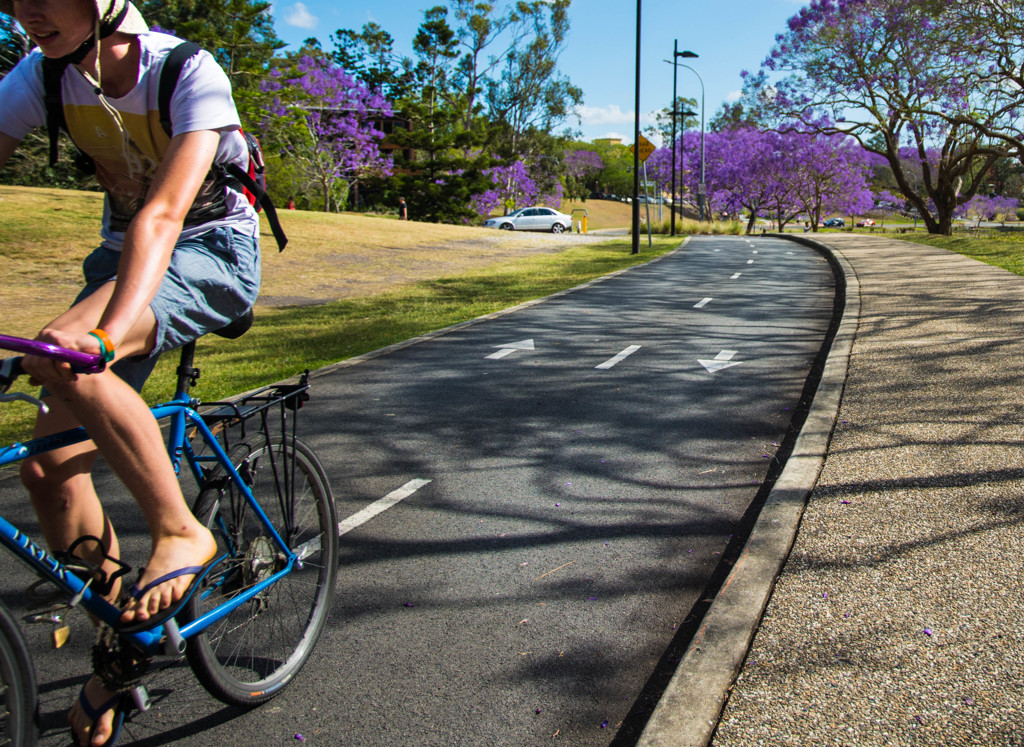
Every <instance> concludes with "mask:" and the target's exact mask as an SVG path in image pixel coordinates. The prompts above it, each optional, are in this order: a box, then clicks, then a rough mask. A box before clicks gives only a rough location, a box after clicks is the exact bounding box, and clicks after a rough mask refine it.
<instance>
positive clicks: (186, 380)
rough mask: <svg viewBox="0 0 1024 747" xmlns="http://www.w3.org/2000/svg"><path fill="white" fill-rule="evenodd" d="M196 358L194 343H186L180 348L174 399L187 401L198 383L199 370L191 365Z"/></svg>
mask: <svg viewBox="0 0 1024 747" xmlns="http://www.w3.org/2000/svg"><path fill="white" fill-rule="evenodd" d="M195 357H196V343H195V341H194V340H193V341H192V342H189V343H186V344H185V345H184V346H183V347H182V348H181V358H180V361H179V363H178V385H177V388H176V389H175V398H180V399H188V396H189V392H190V391H191V389H192V387H194V386H195V385H196V383H197V382H198V381H199V369H198V368H196V367H195V366H194V365H193V364H194V363H195Z"/></svg>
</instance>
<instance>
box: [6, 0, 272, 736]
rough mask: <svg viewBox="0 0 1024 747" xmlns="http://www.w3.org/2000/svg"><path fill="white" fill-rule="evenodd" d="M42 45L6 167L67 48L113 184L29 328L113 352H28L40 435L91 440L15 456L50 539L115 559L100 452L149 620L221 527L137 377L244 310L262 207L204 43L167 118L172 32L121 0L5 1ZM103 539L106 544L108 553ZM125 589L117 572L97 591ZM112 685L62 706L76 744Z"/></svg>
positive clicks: (11, 83)
mask: <svg viewBox="0 0 1024 747" xmlns="http://www.w3.org/2000/svg"><path fill="white" fill-rule="evenodd" d="M0 12H3V13H7V14H9V15H13V16H15V17H16V18H17V20H18V21H19V23H20V24H21V26H22V27H23V28H24V30H25V31H26V32H27V34H28V36H29V38H30V39H31V40H32V41H33V42H34V43H35V44H36V45H37V49H35V50H34V51H33V52H32V53H31V54H29V55H28V56H27V57H26V58H25V59H23V60H22V61H21V62H20V63H19V64H18V66H17V67H15V68H14V69H13V70H12V71H11V72H10V73H8V74H7V76H6V77H5V78H3V79H2V80H0V100H2V101H3V102H4V106H3V107H2V108H0V167H2V166H3V164H5V163H6V161H7V160H8V159H9V158H10V156H11V155H12V153H14V151H15V149H16V147H17V146H18V144H19V142H20V141H21V140H22V138H24V137H25V135H26V134H27V133H28V132H29V130H31V129H32V128H34V127H39V126H43V125H45V124H46V109H45V104H44V94H43V91H44V88H43V80H42V74H41V70H42V67H43V60H44V58H48V59H51V60H66V61H67V62H68V63H69V64H68V65H67V67H66V68H65V69H64V73H63V77H62V79H61V96H62V100H63V108H64V118H65V120H66V123H67V129H68V131H69V134H70V135H71V137H72V139H73V141H74V142H75V144H76V146H77V147H78V148H79V149H80V150H82V151H83V152H84V153H86V154H87V155H88V156H90V157H91V159H92V160H93V161H94V162H95V165H96V177H97V179H98V181H99V182H100V184H101V186H102V187H103V189H104V191H105V193H106V197H105V203H104V211H103V224H102V239H103V241H102V244H101V246H100V247H99V248H97V249H96V250H95V251H94V252H92V253H91V254H90V255H89V256H88V257H87V258H86V259H85V262H84V264H83V269H84V272H85V281H86V284H85V287H84V288H83V290H82V291H81V293H80V294H79V295H78V297H77V299H76V300H75V301H74V303H73V305H72V306H71V308H70V309H69V310H68V311H66V312H65V313H63V314H61V315H60V316H59V317H57V318H56V319H54V320H53V321H52V322H50V323H49V324H48V325H46V327H45V328H44V329H43V330H42V331H41V332H40V333H39V334H38V335H37V338H36V339H39V340H44V341H46V342H51V343H54V344H57V345H60V346H62V347H65V348H70V349H72V350H81V351H85V352H89V353H95V354H102V355H105V356H106V357H107V358H108V360H109V361H111V362H112V367H110V368H108V369H107V370H106V371H104V372H103V373H100V374H94V375H88V376H85V375H82V376H78V375H75V374H74V373H72V371H71V370H70V368H69V367H68V366H67V365H66V364H61V363H56V362H54V361H51V360H47V359H44V358H39V357H33V356H28V357H26V358H25V360H24V364H23V365H24V369H25V371H26V372H27V373H28V374H29V375H30V376H31V377H32V380H33V381H34V383H37V384H40V385H42V386H43V387H44V389H43V398H44V400H45V402H46V403H47V404H48V406H49V413H48V414H44V415H40V416H39V418H38V420H37V423H36V427H35V435H36V436H43V435H47V434H50V433H55V432H59V431H62V430H65V429H66V428H69V427H74V426H77V425H84V426H85V428H86V430H87V431H88V432H89V434H90V436H91V437H92V439H93V441H92V442H87V443H85V444H79V445H75V446H70V447H65V448H63V449H59V450H57V451H54V452H50V453H47V454H44V455H41V456H39V457H35V458H32V459H30V460H27V461H26V462H24V463H23V467H22V472H21V476H22V481H23V483H24V485H25V487H26V488H27V489H28V492H29V494H30V496H31V500H32V504H33V506H34V508H35V511H36V514H37V516H38V518H39V523H40V525H41V528H42V531H43V534H44V536H45V537H46V540H47V542H48V544H49V545H50V548H51V550H54V551H63V550H67V549H68V548H69V547H71V546H72V544H73V543H74V541H75V540H76V539H78V538H79V537H82V536H87V535H92V536H95V537H99V538H101V539H102V543H103V545H104V547H102V548H100V547H88V549H86V545H82V546H81V549H77V550H76V551H75V552H76V553H77V554H80V555H83V556H85V558H86V560H89V561H92V562H93V563H95V564H96V565H98V566H101V567H102V568H103V570H104V571H106V572H108V573H109V572H111V571H113V570H114V564H113V563H112V562H111V560H110V559H109V558H110V557H113V558H116V557H117V556H118V543H117V538H116V535H115V533H114V530H113V528H112V526H111V524H110V521H109V519H108V517H107V516H106V514H105V513H104V511H103V508H102V506H101V505H100V502H99V499H98V498H97V495H96V492H95V489H94V487H93V484H92V479H91V470H92V467H93V464H94V463H95V460H96V457H97V454H98V453H102V454H103V456H104V457H105V459H106V461H107V463H108V464H109V465H110V466H111V467H112V469H113V470H114V471H115V473H116V474H117V475H118V477H119V478H120V479H121V480H122V482H124V484H125V485H126V487H127V488H128V490H129V491H130V492H131V494H132V496H133V497H134V498H135V500H136V502H137V503H138V504H139V506H140V507H141V509H142V512H143V515H144V516H145V519H146V522H147V524H148V527H149V530H150V536H151V554H150V557H149V560H148V562H147V563H146V565H145V568H143V569H142V570H141V571H140V575H139V578H138V580H137V582H136V584H135V586H134V587H133V588H132V591H131V594H130V595H129V598H128V600H127V602H126V603H125V605H124V607H123V609H124V614H123V616H122V618H121V620H122V622H123V623H125V624H127V623H140V622H143V621H146V620H159V619H161V618H160V615H161V611H165V610H168V608H170V607H171V606H172V605H173V604H174V603H175V602H177V601H178V600H180V599H181V598H182V597H183V595H185V594H187V593H188V592H189V590H190V585H191V584H192V583H193V582H194V581H195V580H196V579H197V578H199V576H200V575H201V573H202V571H203V568H204V566H205V564H207V563H208V562H209V561H210V560H211V559H212V557H213V555H214V552H215V548H216V545H215V542H214V540H213V537H212V536H211V535H210V533H209V532H208V531H207V529H206V528H205V527H204V526H203V525H202V524H201V523H200V522H198V521H197V520H196V518H195V517H194V516H193V515H192V513H191V512H190V511H189V508H188V505H187V504H186V502H185V500H184V498H183V496H182V493H181V490H180V488H179V486H178V481H177V478H176V476H175V473H174V470H173V468H172V467H171V463H170V460H169V458H168V455H167V452H166V450H165V449H164V447H163V444H162V439H161V435H160V431H159V428H158V427H157V424H156V421H155V420H154V419H153V417H152V415H151V414H150V411H149V408H148V407H147V405H146V404H145V402H144V401H143V399H142V398H141V397H140V396H139V394H138V390H140V389H141V387H142V384H143V383H144V381H145V380H146V378H147V377H148V375H149V373H150V372H151V371H152V369H153V366H154V364H155V362H156V359H157V357H158V356H159V355H160V354H161V353H163V352H166V351H167V350H171V349H174V348H177V347H180V346H181V345H183V344H185V343H186V342H188V341H190V340H193V339H196V338H198V337H200V336H202V335H203V334H206V333H207V332H210V331H213V330H216V329H219V328H221V327H224V326H225V325H226V324H228V323H229V322H231V321H233V320H234V319H236V318H238V317H240V316H242V315H243V314H244V313H245V312H246V311H247V310H248V309H249V308H250V307H251V305H252V304H253V302H254V301H255V298H256V295H257V293H258V290H259V282H260V264H259V221H258V218H257V216H256V213H255V212H254V211H253V209H252V207H251V206H250V205H249V202H248V201H247V200H246V198H245V197H244V196H243V195H242V194H241V193H240V192H239V191H237V190H236V189H234V188H232V187H231V186H230V184H229V183H228V181H227V180H226V179H225V178H224V177H223V170H222V169H219V168H217V166H218V165H222V164H227V163H231V162H234V163H237V164H239V165H241V166H243V167H244V166H245V165H247V161H248V149H247V146H246V143H245V140H244V137H243V135H242V134H241V131H240V125H239V119H238V114H237V112H236V110H235V106H234V102H233V100H232V98H231V88H230V84H229V82H228V79H227V76H226V75H225V74H224V72H223V71H222V70H221V69H220V67H219V66H218V65H217V63H216V61H215V60H214V59H213V57H212V56H210V55H209V54H207V53H205V52H200V53H198V54H196V55H194V56H193V57H192V58H190V59H189V60H188V61H187V62H186V64H185V66H184V68H183V70H182V72H181V77H180V79H179V82H178V85H177V87H176V88H175V91H174V93H173V96H172V99H171V121H172V123H173V130H172V132H171V134H170V135H169V136H168V134H167V133H165V132H164V130H163V129H162V126H161V124H160V121H159V116H157V108H158V107H157V102H158V90H157V89H158V84H159V77H160V76H159V74H160V70H161V66H162V63H163V61H164V59H165V58H166V56H167V54H168V53H169V52H170V50H171V49H173V48H174V47H175V46H177V45H178V44H179V43H180V40H178V39H175V38H174V37H171V36H168V35H166V34H160V33H155V32H150V31H149V30H148V27H147V25H146V23H145V21H144V20H143V18H142V16H141V15H140V14H139V12H138V11H137V9H136V8H135V7H134V6H133V5H132V4H131V3H130V2H127V0H0ZM108 556H109V557H108ZM107 596H108V599H110V600H111V601H115V600H116V599H118V598H120V596H121V589H120V584H119V582H117V581H115V582H114V583H113V584H112V586H111V588H110V591H109V594H108V595H107ZM116 700H117V697H116V693H114V692H111V691H110V690H108V689H107V688H106V687H105V686H104V683H103V682H102V681H101V680H100V679H98V678H97V677H96V676H93V677H92V678H91V679H90V680H89V681H88V682H87V683H86V685H85V686H84V687H83V688H82V692H81V694H80V697H79V699H78V702H76V703H75V704H74V705H73V706H72V709H71V711H70V713H69V714H68V720H69V721H70V723H71V725H72V728H73V729H74V731H75V734H76V735H77V738H78V740H79V742H80V744H82V745H87V744H95V745H99V744H103V743H105V742H106V741H107V740H108V739H109V738H110V733H111V726H110V722H111V719H112V711H111V708H112V707H113V705H114V703H116Z"/></svg>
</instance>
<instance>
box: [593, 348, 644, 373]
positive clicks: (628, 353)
mask: <svg viewBox="0 0 1024 747" xmlns="http://www.w3.org/2000/svg"><path fill="white" fill-rule="evenodd" d="M640 347H641V346H640V345H630V346H629V347H628V348H626V349H625V350H623V351H622V352H621V353H619V354H618V355H616V356H614V357H612V358H609V359H608V360H606V361H605V362H604V363H602V364H601V365H599V366H594V368H611V367H612V366H614V365H615V364H616V363H621V362H622V361H624V360H625V359H626V358H628V357H629V356H631V355H633V353H635V352H636V351H637V350H639V349H640Z"/></svg>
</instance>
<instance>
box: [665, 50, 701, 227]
mask: <svg viewBox="0 0 1024 747" xmlns="http://www.w3.org/2000/svg"><path fill="white" fill-rule="evenodd" d="M696 56H697V55H695V54H694V53H693V52H690V51H685V52H680V51H679V40H678V39H675V40H673V43H672V208H671V210H672V217H671V221H670V222H671V224H672V228H671V235H672V236H675V235H676V116H678V115H679V113H680V112H679V110H678V109H677V106H678V103H677V102H678V94H677V93H676V77H677V76H676V60H677V59H679V58H680V57H696Z"/></svg>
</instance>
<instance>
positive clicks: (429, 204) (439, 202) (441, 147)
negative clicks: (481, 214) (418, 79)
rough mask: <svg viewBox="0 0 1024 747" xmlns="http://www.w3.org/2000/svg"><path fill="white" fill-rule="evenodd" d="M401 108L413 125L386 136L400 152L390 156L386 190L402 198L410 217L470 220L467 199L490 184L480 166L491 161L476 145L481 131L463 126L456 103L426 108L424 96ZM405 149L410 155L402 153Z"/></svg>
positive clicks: (486, 164) (492, 163) (424, 219)
mask: <svg viewBox="0 0 1024 747" xmlns="http://www.w3.org/2000/svg"><path fill="white" fill-rule="evenodd" d="M403 113H404V114H405V116H407V117H409V119H410V120H411V121H412V122H413V123H414V126H413V128H412V130H409V131H405V130H396V131H395V132H394V134H392V135H391V137H390V140H391V142H392V143H393V144H395V145H397V146H398V147H399V148H400V149H401V150H400V151H397V153H400V154H402V155H398V156H396V158H395V166H394V172H393V173H394V176H392V178H391V180H390V182H389V187H390V190H391V191H392V192H393V193H394V194H395V195H400V196H402V197H404V198H405V200H406V203H407V204H408V207H409V217H410V218H412V219H413V220H422V221H430V222H433V223H467V222H470V221H472V220H475V219H476V217H477V216H476V213H475V212H474V210H473V208H472V207H471V204H470V201H471V199H472V197H473V196H474V195H477V194H480V193H482V192H484V191H486V190H487V189H488V188H489V187H490V186H491V182H490V179H489V178H488V177H487V175H486V174H484V170H485V169H487V168H489V167H491V166H493V165H494V161H493V159H491V158H489V157H488V156H487V155H485V153H484V151H482V150H481V149H480V145H481V139H482V138H481V135H480V133H479V132H476V131H474V130H472V129H467V128H466V127H465V126H464V117H463V112H462V111H461V110H459V109H458V108H454V107H446V108H436V109H434V110H431V109H430V108H429V106H428V105H425V104H424V103H423V102H418V101H408V102H407V105H406V108H405V109H404V112H403ZM410 152H411V153H413V154H414V158H413V159H411V160H410V159H408V158H407V157H406V156H405V155H404V154H407V153H410ZM396 199H397V197H396Z"/></svg>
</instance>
